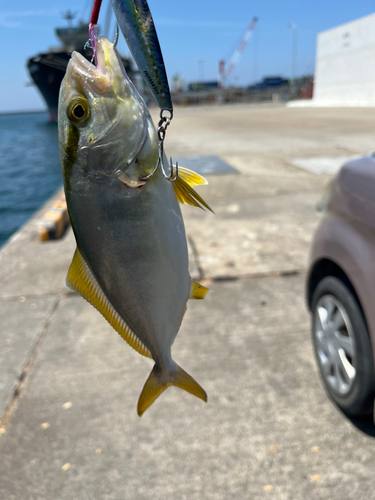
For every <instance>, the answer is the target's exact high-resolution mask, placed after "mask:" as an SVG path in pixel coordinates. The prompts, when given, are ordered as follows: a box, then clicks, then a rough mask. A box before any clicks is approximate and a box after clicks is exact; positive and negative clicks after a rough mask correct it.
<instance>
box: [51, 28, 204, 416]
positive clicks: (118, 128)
mask: <svg viewBox="0 0 375 500" xmlns="http://www.w3.org/2000/svg"><path fill="white" fill-rule="evenodd" d="M97 61H98V66H97V67H95V66H93V65H92V64H91V63H89V62H88V61H87V60H86V59H85V58H84V57H83V56H81V55H80V54H79V53H77V52H73V53H72V58H71V60H70V62H69V64H68V67H67V71H66V75H65V77H64V80H63V81H62V84H61V90H60V98H59V119H58V122H59V145H60V154H61V163H62V170H63V178H64V187H65V193H66V201H67V205H68V210H69V216H70V220H71V224H72V228H73V231H74V235H75V238H76V242H77V249H76V252H75V255H74V258H73V261H72V264H71V266H70V269H69V271H68V276H67V285H68V286H69V287H70V288H71V289H72V290H75V291H76V292H77V293H79V294H80V295H81V296H82V297H83V298H84V299H86V300H87V301H88V302H90V303H91V304H92V305H93V306H94V307H95V308H96V309H98V311H100V313H101V314H102V315H103V316H104V317H105V318H106V320H107V321H108V322H109V323H110V324H111V325H112V326H113V328H114V329H115V330H116V331H117V332H118V333H119V334H120V335H121V336H122V337H123V338H124V339H125V340H126V341H127V342H128V343H129V344H130V345H131V346H132V347H133V348H134V349H135V350H136V351H138V352H139V353H140V354H142V355H143V356H147V357H150V358H152V359H153V360H154V361H155V365H154V367H153V369H152V371H151V374H150V376H149V377H148V379H147V381H146V383H145V385H144V387H143V390H142V393H141V395H140V397H139V401H138V414H139V415H142V414H143V413H144V411H145V410H146V409H147V408H148V407H149V406H150V405H151V404H152V403H153V402H154V401H155V399H156V398H157V397H158V396H159V395H160V394H161V393H162V392H163V391H164V390H165V389H166V388H167V387H169V386H172V385H174V386H177V387H180V388H181V389H184V390H185V391H187V392H190V393H191V394H194V395H195V396H197V397H198V398H200V399H202V400H203V401H207V395H206V393H205V391H204V390H203V389H202V387H201V386H200V385H199V384H198V383H197V382H196V381H195V380H194V379H193V378H192V377H191V376H190V375H188V374H187V373H186V372H185V371H184V370H183V369H182V368H180V367H179V366H178V365H177V364H176V363H175V362H174V361H173V359H172V355H171V346H172V344H173V341H174V339H175V337H176V335H177V333H178V330H179V328H180V325H181V321H182V318H183V315H184V312H185V309H186V303H187V301H188V299H189V298H193V299H202V298H204V296H205V294H206V293H207V291H208V289H207V288H205V287H203V286H201V285H199V284H198V283H196V282H194V281H192V280H191V277H190V275H189V271H188V251H187V244H186V235H185V228H184V223H183V219H182V215H181V210H180V207H179V204H178V201H180V202H182V203H189V204H191V205H195V206H199V207H201V208H202V207H206V208H208V209H209V207H208V205H207V204H206V203H205V202H204V200H203V199H202V198H201V197H200V196H199V195H198V194H197V193H196V192H195V190H194V189H193V188H192V186H194V185H199V184H206V183H207V182H206V180H205V179H204V178H203V177H201V176H199V175H198V174H195V173H194V172H191V171H189V170H187V169H183V168H179V170H178V177H177V180H176V181H175V182H173V183H172V182H169V181H168V180H167V179H166V178H165V176H164V174H163V173H162V172H161V169H160V168H157V169H156V170H155V165H156V164H157V162H158V135H157V132H156V130H155V127H154V124H153V122H152V120H151V117H150V115H149V112H148V109H147V107H146V104H145V102H144V101H143V99H142V97H141V96H140V95H139V94H138V92H137V90H136V89H135V87H134V86H133V85H132V83H131V82H130V80H129V79H128V77H127V75H126V73H125V70H124V68H123V66H122V63H121V60H120V58H119V55H118V53H117V51H116V49H115V48H114V46H113V44H112V43H111V42H109V41H108V40H107V39H106V38H104V37H100V38H99V39H98V44H97ZM153 172H154V173H153ZM150 174H151V175H150Z"/></svg>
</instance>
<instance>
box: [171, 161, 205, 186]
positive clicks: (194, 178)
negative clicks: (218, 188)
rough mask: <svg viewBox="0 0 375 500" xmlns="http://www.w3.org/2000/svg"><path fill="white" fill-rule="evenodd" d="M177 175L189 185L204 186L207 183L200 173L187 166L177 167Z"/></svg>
mask: <svg viewBox="0 0 375 500" xmlns="http://www.w3.org/2000/svg"><path fill="white" fill-rule="evenodd" d="M178 175H179V176H181V177H182V178H183V179H184V181H186V182H187V183H188V184H189V186H191V187H194V186H206V185H207V184H208V181H207V179H205V178H204V177H202V176H201V175H199V174H197V173H196V172H193V171H192V170H189V169H188V168H184V167H180V166H179V167H178Z"/></svg>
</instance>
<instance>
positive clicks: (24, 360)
mask: <svg viewBox="0 0 375 500" xmlns="http://www.w3.org/2000/svg"><path fill="white" fill-rule="evenodd" d="M155 116H156V112H155ZM374 119H375V110H369V109H298V108H285V107H267V106H264V107H261V106H259V107H255V106H250V105H247V106H244V105H236V106H222V107H202V108H178V109H176V110H175V118H174V120H173V123H172V125H171V127H170V128H169V129H168V135H167V139H166V145H165V147H166V151H167V153H168V154H170V155H172V156H174V157H183V156H201V155H217V156H219V157H220V158H221V159H223V160H225V161H226V162H227V163H229V164H230V165H232V166H233V167H235V168H236V169H237V170H238V171H239V174H237V175H216V176H215V175H212V176H210V177H209V186H206V187H202V188H201V189H200V190H199V192H200V194H202V196H203V197H204V198H205V200H206V201H207V202H208V203H209V204H210V205H211V206H212V207H213V209H214V210H215V212H216V215H215V216H214V215H212V214H211V213H209V212H202V211H200V210H199V209H197V208H193V207H183V212H184V217H185V224H186V229H187V234H188V239H189V247H190V259H191V273H192V275H193V277H194V278H197V279H200V280H203V281H204V282H205V283H208V284H209V286H210V288H212V289H213V290H214V293H212V294H209V295H208V296H207V297H206V299H205V300H204V301H191V302H189V304H188V310H187V313H186V315H185V318H184V321H183V324H182V328H181V330H180V332H179V334H178V336H177V339H176V341H175V344H174V346H173V357H174V359H175V360H176V361H177V362H178V363H179V364H180V365H181V366H182V367H183V368H184V369H185V370H187V371H188V372H189V373H190V374H191V375H192V376H194V378H196V380H197V381H198V382H199V383H200V384H201V385H202V386H203V387H204V388H205V390H206V391H207V393H208V403H207V404H204V403H203V402H202V401H200V400H198V399H196V398H194V397H192V396H191V395H189V394H187V393H185V392H183V391H181V390H178V389H176V388H170V389H168V390H167V391H166V392H165V393H164V394H163V395H162V396H161V397H160V398H159V399H158V401H156V402H155V403H154V405H153V406H152V407H151V408H150V409H149V410H148V411H147V412H146V413H145V414H144V416H143V417H142V418H141V419H140V418H139V417H138V416H137V414H136V404H137V400H138V396H139V393H140V391H141V389H142V387H143V384H144V382H145V380H146V378H147V377H148V374H149V372H150V370H151V368H152V362H150V360H148V359H146V358H143V357H141V356H140V355H139V354H137V353H136V352H135V351H133V350H132V349H131V348H130V347H129V346H128V345H127V344H126V343H125V342H124V341H123V340H122V339H121V338H120V337H119V336H118V335H117V333H116V332H115V331H114V330H113V329H112V328H111V327H110V325H109V324H108V323H107V322H106V321H105V320H104V319H103V318H102V316H101V315H100V314H99V313H98V312H97V311H96V310H94V309H93V308H92V307H91V306H90V305H89V304H88V303H86V302H85V301H84V300H83V299H82V298H80V297H79V296H78V295H76V294H74V293H72V292H70V291H69V290H68V289H67V288H65V285H64V283H65V276H66V273H67V269H68V266H69V264H70V261H71V258H72V256H73V252H74V248H75V243H74V238H73V235H72V232H71V230H69V231H68V232H67V233H66V235H65V236H64V238H63V239H62V240H59V241H51V242H45V243H41V242H40V241H39V235H38V221H39V220H40V217H41V214H43V213H44V212H45V211H46V210H47V208H48V204H51V203H53V200H50V201H49V202H48V204H47V206H46V207H43V208H42V210H41V211H40V212H39V213H38V214H36V215H35V217H34V218H33V219H32V220H31V221H30V222H29V223H28V224H27V225H26V226H24V227H23V228H22V229H21V230H20V231H19V232H18V233H16V234H15V235H14V236H13V238H11V240H10V241H9V242H8V243H7V244H6V245H5V246H4V247H3V248H2V250H1V252H0V280H1V287H0V324H1V331H0V499H4V500H32V499H33V500H34V499H35V500H36V499H38V500H51V499H53V500H73V499H74V500H86V499H87V500H96V499H97V500H124V499H126V500H128V499H129V500H134V499H137V500H143V499H144V500H146V499H163V500H164V499H167V498H168V499H169V498H170V499H186V500H203V499H204V500H205V499H218V500H222V499H233V498H244V499H249V500H250V499H263V498H275V499H277V500H286V499H288V500H289V499H290V500H297V499H309V498H314V499H330V500H332V499H342V498H347V499H349V498H372V495H373V491H374V489H375V478H374V475H373V463H374V460H375V447H374V441H373V438H374V436H375V430H374V427H373V424H372V422H371V421H354V422H352V421H349V420H348V419H347V418H346V417H344V416H343V415H342V414H341V413H340V412H339V411H338V410H337V409H336V408H335V407H334V406H333V405H332V404H331V403H330V401H329V400H328V398H327V396H326V394H325V392H324V390H323V388H322V385H321V383H320V380H319V377H318V375H317V371H316V368H315V361H314V356H313V352H312V347H311V341H310V331H309V329H310V325H309V315H308V313H307V311H306V307H305V301H304V280H305V272H306V267H307V256H308V251H309V245H310V242H311V239H312V235H313V232H314V229H315V227H316V226H317V224H318V222H319V220H320V217H321V215H320V214H319V213H317V212H316V209H315V206H316V204H317V202H318V201H319V199H320V198H321V195H322V192H323V189H324V186H325V185H326V183H327V182H328V180H329V179H330V176H329V175H327V174H320V175H317V174H314V173H313V172H311V171H307V170H304V169H302V168H298V167H296V166H295V164H293V161H294V160H296V159H301V158H302V159H311V158H315V159H316V162H317V165H318V166H319V162H320V161H321V160H320V159H321V158H325V161H326V159H327V158H335V157H346V156H348V157H350V156H353V155H364V154H368V153H369V152H371V151H372V150H373V149H374V146H375V141H374V134H373V123H374ZM318 170H319V169H318Z"/></svg>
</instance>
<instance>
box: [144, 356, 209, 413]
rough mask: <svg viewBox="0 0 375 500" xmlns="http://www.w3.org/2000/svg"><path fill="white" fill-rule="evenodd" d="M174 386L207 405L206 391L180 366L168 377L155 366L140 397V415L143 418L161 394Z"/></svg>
mask: <svg viewBox="0 0 375 500" xmlns="http://www.w3.org/2000/svg"><path fill="white" fill-rule="evenodd" d="M165 379H167V380H165ZM172 385H174V386H176V387H179V388H180V389H184V390H185V391H187V392H189V393H190V394H193V396H196V397H197V398H199V399H202V400H203V401H205V402H206V403H207V394H206V391H205V390H204V389H203V387H201V386H200V385H199V384H198V383H197V382H196V381H195V380H194V379H193V377H191V376H190V375H189V374H188V373H186V372H185V370H183V369H182V368H181V367H180V366H178V365H177V371H174V372H172V373H169V374H168V375H167V377H166V374H165V373H163V374H162V373H160V371H159V370H158V368H157V366H156V365H155V366H154V368H153V369H152V371H151V373H150V375H149V377H148V379H147V380H146V383H145V385H144V387H143V389H142V392H141V395H140V396H139V400H138V408H137V411H138V415H139V416H140V417H141V416H142V415H143V413H144V412H145V411H146V410H147V408H149V407H150V406H151V405H152V403H153V402H154V401H155V400H156V399H157V398H158V397H159V396H160V394H162V393H163V392H164V391H165V390H166V389H168V387H171V386H172Z"/></svg>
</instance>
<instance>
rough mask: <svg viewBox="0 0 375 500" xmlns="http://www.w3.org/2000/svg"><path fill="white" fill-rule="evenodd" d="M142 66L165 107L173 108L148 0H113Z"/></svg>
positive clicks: (130, 44)
mask: <svg viewBox="0 0 375 500" xmlns="http://www.w3.org/2000/svg"><path fill="white" fill-rule="evenodd" d="M111 2H112V7H113V10H114V12H115V15H116V18H117V22H118V24H119V26H120V29H121V31H122V33H123V35H124V37H125V40H126V42H127V44H128V46H129V49H130V52H131V53H132V55H133V57H134V60H135V62H136V63H137V66H138V68H139V69H140V71H141V72H142V75H143V77H144V79H145V80H146V82H147V84H148V86H149V87H150V90H151V92H152V93H153V95H154V97H155V99H156V102H157V103H158V105H159V107H160V108H161V109H165V110H168V111H172V110H173V106H172V99H171V95H170V91H169V85H168V78H167V73H166V70H165V66H164V60H163V56H162V52H161V49H160V44H159V39H158V36H157V34H156V29H155V25H154V21H153V19H152V15H151V12H150V9H149V6H148V4H147V1H146V0H111Z"/></svg>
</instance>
